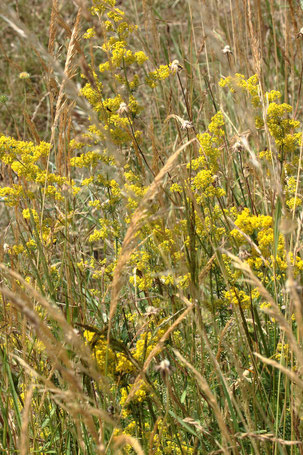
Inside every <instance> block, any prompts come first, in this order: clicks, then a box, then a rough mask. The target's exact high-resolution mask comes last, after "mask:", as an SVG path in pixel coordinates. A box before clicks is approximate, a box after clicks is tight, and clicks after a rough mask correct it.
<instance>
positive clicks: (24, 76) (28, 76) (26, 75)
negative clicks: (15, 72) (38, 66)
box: [19, 71, 30, 79]
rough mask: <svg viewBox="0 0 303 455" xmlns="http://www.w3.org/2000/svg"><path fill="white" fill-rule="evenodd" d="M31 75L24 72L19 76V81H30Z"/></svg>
mask: <svg viewBox="0 0 303 455" xmlns="http://www.w3.org/2000/svg"><path fill="white" fill-rule="evenodd" d="M29 78H30V75H29V73H27V72H26V71H23V72H22V73H20V74H19V79H29Z"/></svg>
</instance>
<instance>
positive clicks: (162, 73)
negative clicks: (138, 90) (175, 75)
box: [145, 65, 172, 88]
mask: <svg viewBox="0 0 303 455" xmlns="http://www.w3.org/2000/svg"><path fill="white" fill-rule="evenodd" d="M171 73H172V71H171V69H170V67H169V66H168V65H160V66H159V68H157V69H156V70H155V71H151V72H150V73H148V75H147V76H146V78H145V82H146V83H147V84H148V85H149V86H150V87H151V88H155V87H156V86H157V84H158V82H159V81H163V80H164V79H167V78H168V77H169V76H170V75H171Z"/></svg>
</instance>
